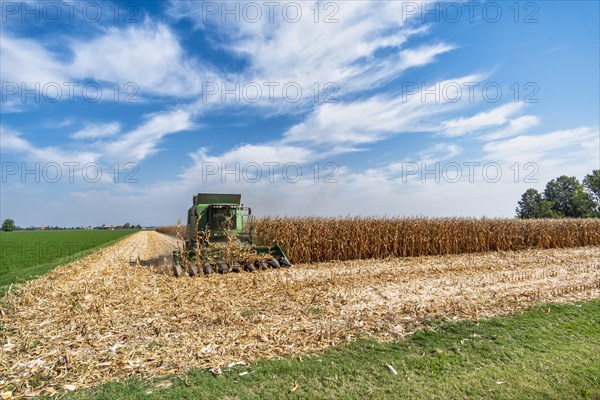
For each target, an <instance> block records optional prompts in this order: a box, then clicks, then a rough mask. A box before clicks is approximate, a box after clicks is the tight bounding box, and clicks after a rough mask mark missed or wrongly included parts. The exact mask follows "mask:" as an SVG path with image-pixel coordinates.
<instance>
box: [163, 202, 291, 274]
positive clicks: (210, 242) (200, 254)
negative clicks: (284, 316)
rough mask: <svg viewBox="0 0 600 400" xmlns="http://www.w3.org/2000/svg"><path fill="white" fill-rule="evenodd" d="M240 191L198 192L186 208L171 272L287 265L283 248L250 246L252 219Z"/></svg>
mask: <svg viewBox="0 0 600 400" xmlns="http://www.w3.org/2000/svg"><path fill="white" fill-rule="evenodd" d="M241 199H242V195H240V194H216V193H198V194H197V195H195V196H194V197H193V199H192V201H193V205H192V207H191V208H190V209H189V210H188V214H187V224H186V233H185V236H186V237H185V246H184V248H183V249H179V250H177V251H175V252H174V253H173V260H174V264H173V275H175V276H176V277H179V276H181V275H183V274H185V273H186V272H187V273H188V274H189V275H190V276H196V275H200V274H205V275H208V274H212V273H219V274H225V273H228V272H242V271H246V272H253V271H256V270H262V269H267V268H281V267H284V268H285V267H291V266H292V264H291V263H290V261H289V260H288V259H287V257H286V255H285V253H284V252H283V249H282V248H281V247H280V246H279V245H277V244H275V245H272V246H256V245H254V235H253V234H254V226H255V222H256V220H255V218H254V216H253V215H252V211H251V209H250V208H249V207H244V206H243V205H242V203H241Z"/></svg>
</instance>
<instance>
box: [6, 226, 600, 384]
mask: <svg viewBox="0 0 600 400" xmlns="http://www.w3.org/2000/svg"><path fill="white" fill-rule="evenodd" d="M175 246H176V240H175V239H173V238H170V237H167V236H165V235H161V234H159V233H156V232H140V233H137V234H135V235H132V236H130V237H127V238H125V239H124V240H123V241H121V242H119V243H118V244H116V245H113V246H111V247H107V248H105V249H103V250H100V251H99V252H97V253H94V254H92V255H90V256H88V257H86V258H83V259H81V260H78V261H75V262H73V263H71V264H68V265H65V266H62V267H59V268H57V269H56V270H54V271H52V272H50V273H48V274H47V275H45V276H44V277H42V278H39V279H37V280H34V281H31V282H28V283H26V284H24V285H22V286H19V287H16V288H13V289H12V290H11V292H9V293H8V294H7V295H6V296H5V297H4V298H3V299H2V300H1V304H0V306H1V309H0V311H1V321H2V328H1V330H0V377H1V378H0V393H1V392H4V391H9V390H10V391H11V392H12V393H13V395H25V394H52V393H56V392H61V391H64V390H65V389H66V390H71V389H74V388H82V387H89V386H93V385H98V384H101V383H104V382H106V381H109V380H124V379H127V378H128V377H132V376H138V377H154V376H161V375H165V374H170V373H180V372H183V371H185V370H188V369H190V368H198V367H200V368H202V367H211V368H212V367H216V366H223V365H227V364H230V363H233V362H238V361H245V362H249V361H252V360H255V359H258V358H269V357H274V356H281V355H287V354H298V353H302V352H307V351H314V350H319V349H323V348H325V347H327V346H330V345H332V344H336V343H341V342H344V341H348V340H352V339H353V338H354V337H355V336H356V335H357V334H361V335H364V336H368V337H374V338H378V339H383V340H391V339H396V338H401V337H403V336H405V335H407V334H409V333H411V332H413V331H414V330H415V329H418V328H419V327H420V326H422V325H423V323H424V321H426V320H428V319H430V318H438V319H479V318H484V317H489V316H493V315H499V314H506V313H509V312H513V311H515V310H519V309H523V308H526V307H529V306H531V305H533V304H536V303H541V302H548V301H554V302H572V301H578V300H587V299H592V298H599V297H600V247H578V248H571V249H550V250H524V251H518V252H492V253H482V254H459V255H446V256H429V257H415V258H396V259H388V260H379V261H378V260H357V261H345V262H327V263H317V264H303V265H300V264H297V265H295V266H294V267H293V268H291V269H277V270H268V271H263V272H256V273H241V274H227V275H210V276H207V277H195V278H190V277H187V276H186V277H182V278H174V277H172V276H171V273H170V269H171V265H170V262H169V257H168V256H169V254H170V252H171V251H172V250H173V249H174V248H175ZM138 257H139V259H140V260H141V261H140V262H138V263H131V260H136V259H137V258H138ZM292 261H293V260H292Z"/></svg>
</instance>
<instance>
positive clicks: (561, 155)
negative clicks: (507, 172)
mask: <svg viewBox="0 0 600 400" xmlns="http://www.w3.org/2000/svg"><path fill="white" fill-rule="evenodd" d="M599 137H600V131H599V130H598V128H590V127H579V128H574V129H567V130H561V131H554V132H549V133H545V134H542V135H523V136H517V137H515V138H511V139H506V140H498V141H495V142H489V143H486V144H485V145H484V146H483V151H484V152H485V153H486V157H487V158H488V159H491V160H498V161H508V162H519V163H521V164H523V163H527V162H535V163H538V164H540V165H543V166H544V169H545V173H546V174H548V175H550V176H551V175H552V174H556V173H557V172H556V171H559V172H558V173H559V174H563V173H566V172H565V171H567V169H568V170H569V171H575V172H576V173H574V174H576V175H581V174H585V173H589V171H591V170H592V169H593V168H597V167H598V163H599V162H600V159H599V157H600V154H599V153H598V149H599V145H600V143H599ZM565 168H567V169H565Z"/></svg>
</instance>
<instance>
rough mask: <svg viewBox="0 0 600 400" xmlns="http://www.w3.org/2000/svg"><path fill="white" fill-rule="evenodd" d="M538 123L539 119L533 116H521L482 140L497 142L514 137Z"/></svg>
mask: <svg viewBox="0 0 600 400" xmlns="http://www.w3.org/2000/svg"><path fill="white" fill-rule="evenodd" d="M539 123H540V119H539V118H538V117H537V116H535V115H523V116H522V117H518V118H515V119H513V120H510V121H508V125H507V126H506V127H504V128H502V129H498V130H496V131H493V132H491V133H489V134H487V135H485V136H483V137H482V139H483V140H498V139H504V138H508V137H511V136H515V135H517V134H519V133H521V132H524V131H526V130H527V129H529V128H532V127H534V126H536V125H538V124H539Z"/></svg>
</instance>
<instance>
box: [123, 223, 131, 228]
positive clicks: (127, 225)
mask: <svg viewBox="0 0 600 400" xmlns="http://www.w3.org/2000/svg"><path fill="white" fill-rule="evenodd" d="M123 229H131V224H130V223H129V222H127V223H125V225H123Z"/></svg>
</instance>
